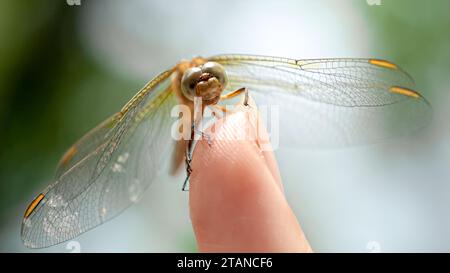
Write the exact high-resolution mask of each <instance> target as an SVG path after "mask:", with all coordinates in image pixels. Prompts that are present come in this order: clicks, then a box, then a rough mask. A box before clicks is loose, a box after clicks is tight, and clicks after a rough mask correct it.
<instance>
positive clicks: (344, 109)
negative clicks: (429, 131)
mask: <svg viewBox="0 0 450 273" xmlns="http://www.w3.org/2000/svg"><path fill="white" fill-rule="evenodd" d="M241 94H245V97H246V98H247V95H248V94H250V96H251V97H252V98H253V99H254V101H255V103H256V104H257V105H258V106H259V105H279V112H280V118H279V123H280V124H279V131H280V132H279V135H280V142H281V143H285V145H286V146H287V147H288V148H290V147H300V148H306V149H308V148H315V147H320V148H322V147H325V148H328V147H345V146H348V145H359V144H365V143H374V142H378V141H383V140H384V139H387V138H391V137H394V136H399V135H409V134H410V133H412V132H414V131H415V130H419V129H421V128H422V127H424V126H425V125H426V124H427V122H428V120H429V117H430V112H431V111H430V110H431V106H430V104H429V103H428V101H427V100H426V99H425V98H424V96H422V95H421V94H420V93H419V92H418V91H416V90H415V83H414V80H413V79H412V78H411V76H410V75H409V74H407V73H406V72H405V71H404V70H403V69H402V68H400V67H399V66H398V65H396V64H394V63H392V62H389V61H386V60H381V59H370V58H367V59H362V58H338V59H310V60H298V59H289V58H280V57H268V56H256V55H217V56H212V57H209V58H202V57H195V58H193V59H191V60H183V61H180V62H179V63H177V64H176V65H174V66H173V67H172V68H170V69H168V70H166V71H164V72H162V73H160V74H159V75H157V76H156V77H155V78H154V79H152V80H151V81H150V82H148V83H147V84H146V85H145V86H144V87H143V88H142V89H141V90H140V91H139V92H138V93H137V94H136V95H135V96H134V97H132V98H131V100H130V101H129V102H128V103H126V104H125V106H123V108H122V109H121V110H120V111H119V112H117V113H115V114H113V115H112V116H110V117H109V118H107V119H106V120H105V121H103V122H102V123H100V124H99V125H98V126H96V127H95V128H94V129H92V130H91V131H89V132H88V133H87V134H85V135H84V136H83V137H82V138H81V139H79V140H78V141H77V142H76V143H75V144H73V145H72V146H71V147H70V148H69V149H68V150H67V151H66V152H65V154H64V155H63V156H62V158H61V160H60V162H59V164H58V166H57V169H56V174H55V177H54V179H53V181H52V183H51V184H50V185H49V186H48V187H47V188H46V189H44V190H43V191H42V192H40V193H39V194H38V195H37V197H36V198H35V199H34V200H33V201H32V202H31V203H30V204H29V206H28V207H27V208H26V211H25V214H24V217H23V221H22V226H21V238H22V241H23V243H24V244H25V246H27V247H29V248H45V247H49V246H52V245H56V244H59V243H61V242H64V241H67V240H70V239H73V238H74V237H77V236H78V235H80V234H82V233H84V232H86V231H88V230H90V229H92V228H94V227H96V226H98V225H100V224H102V223H104V222H106V221H108V220H110V219H112V218H113V217H115V216H117V215H118V214H120V213H121V212H122V211H123V210H125V209H126V208H128V207H129V206H131V205H132V204H134V203H136V202H137V201H138V200H139V199H140V198H141V197H142V195H143V193H144V191H145V190H146V189H147V188H148V187H149V185H151V184H152V182H154V181H155V180H157V179H158V175H159V174H160V169H161V166H162V165H163V164H164V163H165V162H169V161H170V160H172V164H173V165H174V166H176V165H180V164H182V163H183V161H185V163H186V164H187V165H188V166H187V170H188V175H189V174H190V172H192V171H201V170H192V169H190V161H191V160H192V154H191V153H187V152H183V149H184V150H185V151H186V150H189V147H190V146H191V145H190V144H189V143H190V141H191V140H186V141H184V142H183V141H178V142H176V141H174V140H173V138H172V137H171V132H170V131H171V124H172V122H171V121H172V120H173V117H172V116H171V110H172V109H173V107H175V106H176V105H180V104H182V105H186V106H188V107H189V108H190V109H194V103H193V101H194V98H197V99H198V98H201V100H202V102H203V103H204V105H206V106H208V107H209V106H211V107H213V106H219V104H220V103H222V102H224V101H226V100H228V99H230V98H232V97H235V96H237V95H241ZM174 143H175V145H174ZM171 149H175V152H174V153H171V151H170V150H171ZM180 151H181V152H180ZM171 155H172V159H171Z"/></svg>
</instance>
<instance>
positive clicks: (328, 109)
mask: <svg viewBox="0 0 450 273" xmlns="http://www.w3.org/2000/svg"><path fill="white" fill-rule="evenodd" d="M209 60H211V61H215V62H219V63H220V64H222V65H223V66H224V67H225V70H226V72H227V75H228V78H229V85H228V87H227V89H228V90H229V91H232V90H236V89H238V88H240V87H247V88H248V89H249V91H250V95H251V96H253V98H254V99H255V101H256V103H257V104H258V106H259V107H260V109H266V110H267V111H266V112H268V113H269V114H267V116H269V118H268V119H267V120H266V121H267V124H268V127H272V128H275V129H277V130H278V132H272V133H277V134H278V135H279V140H280V142H281V143H286V144H288V145H296V146H297V147H300V148H335V147H341V146H348V145H358V144H365V143H373V142H377V141H380V140H382V139H386V138H390V137H393V136H399V135H402V134H405V133H410V132H412V131H414V130H416V129H418V128H421V127H423V126H424V125H425V124H426V123H427V121H428V120H429V118H430V113H431V111H430V110H431V108H430V106H429V104H428V102H427V101H426V100H425V99H424V97H423V96H422V95H421V94H419V93H418V92H416V91H414V90H413V89H414V81H413V80H412V78H411V77H410V76H409V75H408V74H407V73H406V72H404V71H403V70H402V69H401V68H400V67H398V66H397V65H395V64H393V63H390V62H388V61H384V60H377V59H317V60H294V59H285V58H275V57H264V56H249V55H220V56H215V57H211V58H209ZM275 108H276V109H275ZM274 109H275V110H276V111H275V110H274ZM270 113H272V117H270V116H271V115H270ZM275 114H277V115H278V119H277V120H276V118H275V119H273V118H274V117H273V116H274V115H275ZM275 123H277V124H275ZM269 130H270V128H269Z"/></svg>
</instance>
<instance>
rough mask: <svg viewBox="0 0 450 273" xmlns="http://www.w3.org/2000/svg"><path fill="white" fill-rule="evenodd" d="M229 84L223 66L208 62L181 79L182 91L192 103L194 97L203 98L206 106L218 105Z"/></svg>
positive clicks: (188, 72)
mask: <svg viewBox="0 0 450 273" xmlns="http://www.w3.org/2000/svg"><path fill="white" fill-rule="evenodd" d="M227 82H228V79H227V74H226V72H225V69H224V68H223V66H221V65H220V64H218V63H216V62H206V63H204V64H203V65H201V66H196V67H191V68H189V69H188V70H186V71H185V72H184V74H183V77H182V78H181V91H182V92H183V95H184V96H185V97H186V98H188V99H189V100H191V101H193V100H194V97H201V98H202V101H203V103H205V104H206V105H210V104H216V103H217V102H218V101H219V99H220V94H221V93H222V91H223V90H224V89H225V87H226V85H227Z"/></svg>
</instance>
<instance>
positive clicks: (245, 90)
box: [220, 87, 249, 106]
mask: <svg viewBox="0 0 450 273" xmlns="http://www.w3.org/2000/svg"><path fill="white" fill-rule="evenodd" d="M242 93H244V96H245V97H244V106H249V104H248V88H247V87H241V88H239V89H237V90H235V91H233V92H230V93H228V94H225V95H222V96H220V99H222V100H226V99H231V98H234V97H236V96H239V95H240V94H242Z"/></svg>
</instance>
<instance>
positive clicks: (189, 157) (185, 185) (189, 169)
mask: <svg viewBox="0 0 450 273" xmlns="http://www.w3.org/2000/svg"><path fill="white" fill-rule="evenodd" d="M192 146H193V140H190V141H189V143H188V145H186V151H185V163H186V179H185V180H184V183H183V187H182V188H181V190H182V191H188V190H189V188H188V184H189V178H190V177H191V173H192V167H191V162H192Z"/></svg>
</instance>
